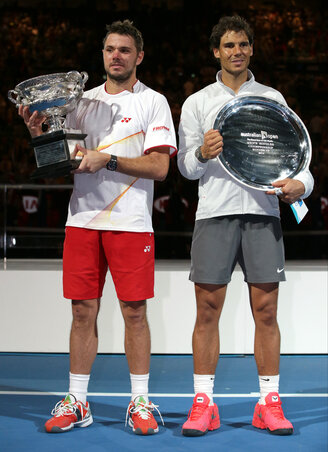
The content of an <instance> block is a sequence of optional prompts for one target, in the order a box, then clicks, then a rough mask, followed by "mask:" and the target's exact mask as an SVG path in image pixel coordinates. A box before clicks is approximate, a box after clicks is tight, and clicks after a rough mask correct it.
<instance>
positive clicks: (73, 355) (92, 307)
mask: <svg viewBox="0 0 328 452" xmlns="http://www.w3.org/2000/svg"><path fill="white" fill-rule="evenodd" d="M99 307H100V299H93V300H72V312H73V322H72V328H71V335H70V371H71V373H73V374H85V375H89V374H90V373H91V368H92V364H93V362H94V360H95V357H96V355H97V349H98V331H97V316H98V312H99Z"/></svg>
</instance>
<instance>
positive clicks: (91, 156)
mask: <svg viewBox="0 0 328 452" xmlns="http://www.w3.org/2000/svg"><path fill="white" fill-rule="evenodd" d="M77 153H80V155H81V154H83V157H82V160H81V163H80V166H79V167H78V168H77V169H76V170H74V171H72V173H74V174H81V173H96V172H97V171H99V170H100V169H101V168H104V167H105V166H106V163H107V162H108V161H109V159H110V155H109V154H105V153H101V152H98V151H94V150H91V149H85V148H84V147H82V146H80V145H79V144H77V145H76V146H75V149H74V151H73V152H72V154H71V158H73V159H74V158H75V157H76V155H77Z"/></svg>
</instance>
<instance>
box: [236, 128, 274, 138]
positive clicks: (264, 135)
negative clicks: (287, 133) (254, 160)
mask: <svg viewBox="0 0 328 452" xmlns="http://www.w3.org/2000/svg"><path fill="white" fill-rule="evenodd" d="M240 136H241V137H245V138H253V139H259V138H260V139H261V140H278V138H279V136H278V135H272V134H270V133H268V132H265V131H264V130H261V133H256V132H246V133H245V132H241V133H240Z"/></svg>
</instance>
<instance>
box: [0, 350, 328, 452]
mask: <svg viewBox="0 0 328 452" xmlns="http://www.w3.org/2000/svg"><path fill="white" fill-rule="evenodd" d="M68 371H69V357H68V355H66V354H61V355H57V354H11V353H2V354H0V415H1V422H0V450H1V451H2V452H7V451H33V452H35V451H37V452H58V451H64V452H66V451H70V452H75V451H78V452H84V451H88V452H98V451H99V452H100V451H113V452H116V451H117V452H119V451H123V452H124V451H137V450H140V451H142V452H146V451H172V452H178V451H188V452H193V451H201V452H207V451H224V452H225V451H227V452H234V451H242V452H243V451H245V452H248V451H250V452H253V451H260V450H264V451H266V452H271V451H279V452H284V451H286V452H287V451H288V452H294V451H304V452H310V451H315V452H321V451H324V452H327V450H328V356H326V355H325V356H323V355H320V356H317V355H315V356H308V355H302V356H299V355H297V356H296V355H293V356H282V357H281V366H280V375H281V377H280V395H281V398H282V402H283V409H284V412H285V415H286V417H288V418H289V420H290V421H291V422H292V423H293V425H294V434H293V435H291V436H274V435H270V434H269V433H267V432H266V431H263V430H258V429H255V428H254V427H252V425H251V422H252V416H253V410H254V406H255V404H256V402H257V399H258V379H257V373H256V367H255V362H254V358H253V356H250V355H247V356H236V355H233V356H230V355H229V356H228V355H224V356H222V357H221V358H220V362H219V365H218V368H217V372H216V381H215V389H214V391H215V402H216V403H217V404H218V406H219V410H220V418H221V427H220V429H218V430H216V431H213V432H208V433H207V434H206V435H205V436H202V437H198V438H187V437H184V436H182V435H181V426H182V424H183V422H184V421H185V420H186V418H187V413H188V410H189V408H190V406H191V403H192V397H193V381H192V373H193V365H192V357H191V356H189V355H188V356H186V355H174V356H171V355H170V356H169V355H154V356H152V361H151V371H150V377H151V379H150V388H149V389H150V396H151V400H152V401H153V402H154V403H155V404H158V405H159V409H160V411H161V414H162V416H163V418H164V422H165V425H164V426H162V425H161V424H160V419H159V417H157V421H158V423H159V425H160V431H159V433H158V434H156V435H152V436H146V437H144V436H138V435H134V434H133V433H132V431H131V429H130V428H129V427H125V415H126V408H127V406H128V403H129V400H130V398H129V391H130V382H129V371H128V367H127V364H126V360H125V357H124V355H98V356H97V359H96V362H95V364H94V367H93V373H92V378H91V381H90V384H89V396H88V400H89V402H90V405H91V409H92V414H93V417H94V423H93V424H92V425H91V426H89V427H87V428H80V429H78V428H75V429H73V430H72V431H70V432H67V433H63V434H47V433H45V431H44V428H43V425H44V423H45V421H46V420H47V419H48V418H49V417H50V412H51V409H52V408H53V407H54V405H55V403H56V402H57V401H58V400H59V399H60V398H61V396H62V395H63V394H64V393H65V392H66V391H67V387H68V386H67V385H68Z"/></svg>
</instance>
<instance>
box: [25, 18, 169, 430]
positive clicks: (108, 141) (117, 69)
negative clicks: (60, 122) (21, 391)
mask: <svg viewBox="0 0 328 452" xmlns="http://www.w3.org/2000/svg"><path fill="white" fill-rule="evenodd" d="M107 31H108V32H107V34H106V36H105V39H104V42H103V44H104V47H103V60H104V67H105V71H106V74H107V79H106V82H105V83H104V84H102V85H101V86H98V87H96V88H93V89H91V90H89V91H87V92H85V93H84V95H83V97H82V99H81V100H80V101H79V103H78V105H77V108H76V109H75V110H74V111H73V112H71V113H69V114H68V115H67V117H66V127H68V128H73V129H77V130H81V131H82V133H86V134H87V137H86V148H83V147H81V146H80V145H77V146H76V149H75V151H74V153H73V157H76V156H77V155H79V156H81V157H82V160H81V163H80V165H79V167H78V169H77V170H75V171H74V173H75V175H74V189H73V193H72V196H71V200H70V203H69V211H68V218H67V223H66V235H65V243H64V254H63V284H64V296H65V298H68V299H71V300H72V311H73V322H72V328H71V335H70V380H69V391H68V394H67V395H66V397H65V398H64V399H63V400H62V401H60V402H58V404H57V405H56V407H55V408H54V410H53V411H52V414H53V417H52V418H51V419H49V420H48V421H47V422H46V424H45V428H46V431H47V432H49V433H50V432H59V433H60V432H65V431H69V430H71V429H72V428H73V427H74V426H76V427H87V426H88V425H90V424H92V422H93V420H92V415H91V410H90V406H89V403H88V402H87V400H86V395H87V387H88V382H89V378H90V373H91V368H92V364H93V362H94V359H95V357H96V354H97V346H98V333H97V316H98V312H99V308H100V299H101V296H102V290H103V286H104V283H105V277H106V273H107V269H108V268H109V270H110V272H111V276H112V278H113V282H114V285H115V289H116V293H117V297H118V299H119V303H120V308H121V311H122V315H123V319H124V323H125V352H126V357H127V361H128V365H129V370H130V378H131V402H130V404H129V407H128V415H129V425H130V426H131V427H132V429H133V431H134V432H135V433H136V434H141V435H148V434H153V433H156V432H158V425H157V422H156V420H155V419H154V417H153V414H152V411H153V410H154V408H155V409H157V408H156V406H155V405H153V404H152V402H150V401H149V399H148V380H149V364H150V332H149V326H148V322H147V316H146V300H147V299H148V298H151V297H153V296H154V236H153V228H152V221H151V215H152V203H153V186H154V180H159V181H162V180H164V179H165V177H166V175H167V172H168V168H169V160H170V155H173V154H174V153H175V152H176V140H175V131H174V126H173V121H172V117H171V112H170V109H169V106H168V103H167V101H166V99H165V97H164V96H163V95H162V94H159V93H157V92H155V91H153V90H152V89H150V88H148V87H147V86H145V85H144V84H142V83H141V82H140V81H139V80H138V79H137V77H136V69H137V66H138V65H139V64H140V63H141V62H142V60H143V57H144V52H143V39H142V35H141V33H140V32H139V31H138V30H137V29H136V28H135V27H134V25H133V24H132V22H130V21H128V20H125V21H123V22H120V21H118V22H114V23H113V24H111V25H110V26H107ZM19 114H20V115H21V116H22V117H23V118H24V120H25V123H26V125H27V127H28V129H29V131H30V133H31V135H32V136H33V137H34V136H38V135H40V134H41V133H42V129H41V127H42V123H43V121H44V119H45V118H44V117H42V116H40V115H39V114H38V113H37V112H34V113H33V114H32V115H31V114H30V112H29V110H28V108H27V107H24V108H23V107H22V106H20V107H19Z"/></svg>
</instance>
